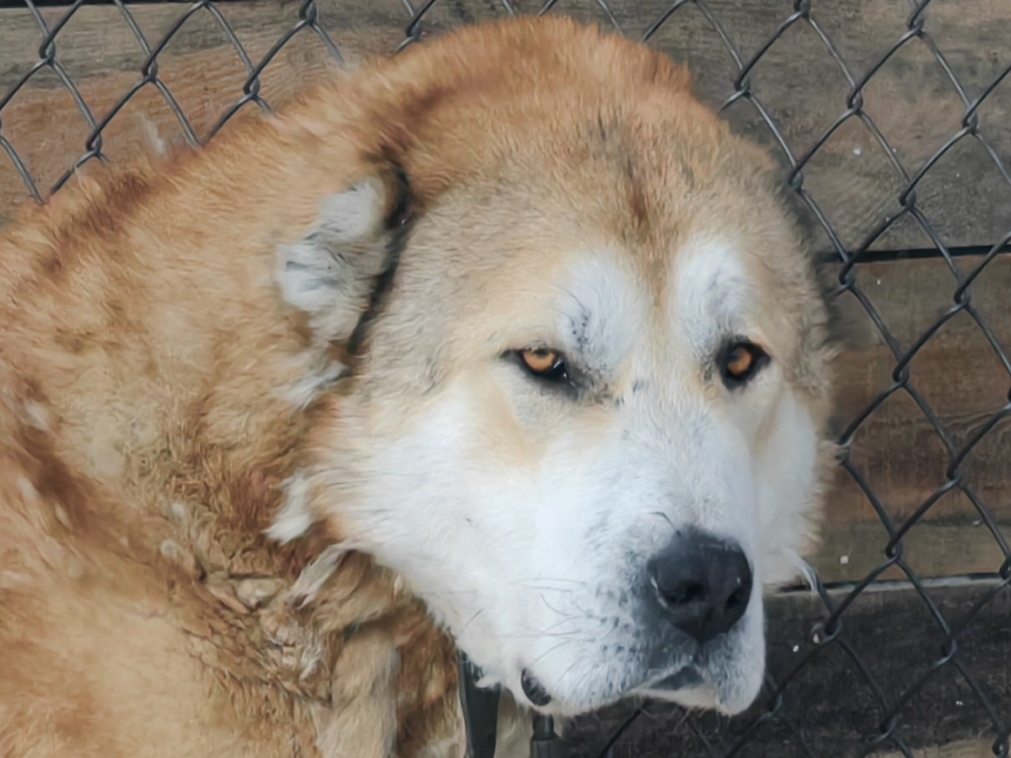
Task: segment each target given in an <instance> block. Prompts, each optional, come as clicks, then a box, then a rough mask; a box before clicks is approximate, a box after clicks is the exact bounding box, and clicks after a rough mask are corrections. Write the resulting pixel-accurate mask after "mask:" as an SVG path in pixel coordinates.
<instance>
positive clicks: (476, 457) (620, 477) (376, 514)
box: [272, 225, 818, 716]
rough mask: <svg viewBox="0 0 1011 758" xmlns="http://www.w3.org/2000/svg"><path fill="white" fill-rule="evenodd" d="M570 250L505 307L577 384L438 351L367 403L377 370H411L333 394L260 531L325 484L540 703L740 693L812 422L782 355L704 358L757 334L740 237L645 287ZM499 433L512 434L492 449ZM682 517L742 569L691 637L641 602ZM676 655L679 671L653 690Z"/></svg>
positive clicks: (793, 565)
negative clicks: (529, 681)
mask: <svg viewBox="0 0 1011 758" xmlns="http://www.w3.org/2000/svg"><path fill="white" fill-rule="evenodd" d="M364 226H367V225H363V227H364ZM409 252H410V251H408V253H409ZM315 254H316V255H317V256H321V255H322V253H321V252H320V250H318V249H317V250H316V253H315ZM286 255H289V257H291V256H292V255H294V256H295V258H296V259H297V260H298V261H299V266H296V267H295V272H294V273H293V272H292V271H291V270H289V269H286V268H282V269H279V271H280V276H281V277H282V284H281V286H282V291H284V292H287V293H289V302H293V303H295V304H299V307H303V309H305V310H311V309H316V310H317V311H319V309H321V308H322V309H323V310H322V311H320V312H321V313H325V306H324V305H323V304H322V301H321V300H318V299H316V295H315V294H311V293H313V292H314V288H313V285H309V286H308V293H310V294H304V293H303V295H299V294H298V290H299V287H303V286H305V282H304V280H301V279H300V275H301V274H300V272H301V273H304V272H307V271H309V272H311V271H313V270H318V267H316V268H315V269H314V266H315V264H314V263H313V260H312V254H311V251H310V250H308V248H300V249H299V250H298V251H297V255H296V254H294V253H290V252H289V253H286ZM573 260H574V262H573V263H572V264H571V265H570V266H568V267H567V268H566V267H563V273H562V275H561V277H560V278H559V279H558V281H556V282H555V283H554V284H555V285H556V286H555V287H554V288H551V287H549V286H547V285H545V292H549V293H550V294H548V295H545V298H546V299H545V304H544V308H545V309H546V313H541V314H536V313H535V314H533V315H531V313H530V310H529V308H530V306H529V303H526V304H525V306H524V307H525V308H526V310H523V311H519V310H518V311H517V313H516V314H515V318H513V319H512V320H511V323H512V324H513V325H515V324H535V323H540V324H542V325H544V324H547V325H550V326H549V327H545V328H546V331H537V329H536V328H532V329H531V332H530V334H529V335H527V337H528V338H529V344H534V343H540V344H545V345H548V346H550V347H558V348H559V349H562V350H563V351H564V352H565V353H566V354H567V355H568V357H569V358H570V359H571V361H573V362H578V363H580V364H581V365H583V366H584V367H585V369H586V370H585V373H586V374H587V375H588V376H592V377H594V379H593V381H594V382H595V385H594V386H595V387H596V388H597V393H598V394H596V395H593V396H592V398H593V399H585V398H584V399H582V400H580V399H578V398H576V399H574V397H573V396H571V395H566V394H565V393H560V392H557V391H548V390H545V389H544V388H543V387H542V386H539V385H537V383H536V380H532V379H531V377H529V376H527V375H526V374H524V372H523V371H522V369H521V368H520V367H519V366H518V365H517V364H516V363H515V362H510V361H507V360H503V359H500V358H498V357H494V358H489V359H488V360H489V361H490V362H489V363H485V364H480V365H474V366H469V367H464V368H459V369H457V370H456V372H455V373H453V374H452V375H451V376H450V378H449V379H447V380H446V381H445V382H443V383H442V384H440V385H439V386H438V387H437V388H435V389H434V390H430V391H426V394H425V396H424V397H423V398H421V397H419V398H418V402H417V403H416V409H415V410H414V411H413V412H412V414H411V416H410V417H409V418H403V416H402V414H383V413H381V412H379V411H377V410H376V409H375V407H374V406H373V405H372V404H373V403H376V402H380V401H381V400H382V393H383V392H384V391H385V392H389V393H391V395H392V396H394V397H397V398H398V400H397V401H398V402H399V403H400V404H401V406H402V405H403V394H404V393H405V392H410V391H411V390H410V389H406V388H405V387H397V386H394V387H390V388H388V389H384V388H382V387H375V386H373V387H370V389H369V392H367V393H361V394H352V395H351V396H350V397H349V398H347V400H346V402H343V404H342V405H341V408H340V414H341V415H340V418H339V419H338V423H337V424H335V428H336V429H337V430H339V431H338V432H337V434H338V435H339V437H338V438H336V439H335V440H333V451H334V452H333V459H331V460H326V461H323V462H321V464H320V466H319V467H317V468H315V469H313V470H312V471H311V472H308V473H307V474H306V479H298V482H297V483H296V484H294V485H292V486H291V487H290V488H289V497H288V501H287V504H286V505H285V507H284V509H283V510H282V512H281V514H279V517H278V521H277V523H276V524H275V526H274V527H272V535H273V536H275V537H278V538H285V539H291V538H293V537H294V536H297V535H298V534H300V533H301V532H302V531H303V530H304V529H305V528H308V524H309V515H308V512H307V508H306V505H305V502H304V498H305V495H306V492H307V486H308V485H307V483H308V482H310V481H311V482H312V483H313V484H315V485H316V486H318V487H319V488H320V489H319V491H323V492H327V493H329V495H328V496H327V498H325V499H326V501H327V503H329V504H330V505H329V506H328V507H332V508H334V509H336V510H338V511H339V514H340V518H341V523H342V526H344V527H345V528H346V530H347V532H348V536H349V538H350V539H353V540H354V541H355V544H356V545H357V546H360V547H361V548H362V549H365V550H367V551H369V552H371V553H373V554H374V555H375V556H376V557H377V559H378V560H379V561H380V562H382V563H384V564H386V565H388V566H391V567H392V568H394V569H396V570H397V571H398V572H400V573H401V574H402V575H403V576H404V577H405V579H406V581H407V582H408V584H409V586H410V588H411V589H412V590H413V591H414V592H416V593H417V594H418V595H419V596H420V597H422V598H423V599H424V600H425V601H426V602H427V603H428V606H429V608H430V609H431V611H432V613H433V614H434V615H435V617H436V618H437V619H438V620H439V621H440V622H442V623H443V624H445V625H446V627H447V628H448V629H449V630H450V631H451V633H452V634H453V635H454V637H455V639H456V641H457V643H458V644H459V646H460V647H461V648H462V649H463V650H464V651H465V652H466V653H467V654H468V655H469V656H470V658H471V659H472V660H474V661H475V662H476V663H477V664H478V665H479V666H481V667H482V668H483V670H484V672H485V674H486V681H488V682H501V683H502V684H504V685H505V687H506V688H507V689H508V690H509V691H510V692H512V693H513V695H514V696H515V698H516V700H517V702H519V703H520V704H521V705H524V706H530V705H531V704H530V703H529V701H528V700H527V698H526V697H525V696H524V695H523V692H522V687H521V674H522V672H523V671H524V670H528V671H530V672H532V673H533V674H534V675H535V676H536V678H537V679H538V680H539V681H540V682H541V684H542V685H543V686H544V687H545V688H546V689H547V691H548V692H549V693H550V694H551V695H552V698H553V699H552V702H551V704H550V705H549V706H547V707H546V708H545V710H546V711H548V712H551V713H554V714H555V715H559V716H564V715H571V714H576V713H579V712H583V711H586V710H588V709H591V708H595V707H599V706H602V705H605V704H607V703H609V702H613V701H614V700H616V699H618V698H620V697H624V696H627V695H630V694H649V695H651V696H656V697H666V698H669V699H672V700H675V701H678V702H681V703H683V704H685V705H690V706H702V707H715V708H719V709H721V710H723V711H725V712H728V713H736V712H739V711H741V710H743V709H744V708H746V707H747V706H748V705H749V704H750V703H751V702H752V700H753V699H754V697H755V695H756V694H757V692H758V689H759V687H760V685H761V682H762V676H763V673H764V665H765V651H764V633H763V618H762V597H761V596H762V583H763V582H780V581H784V580H785V579H786V578H787V577H789V576H792V575H795V574H796V572H797V568H798V566H799V563H798V560H799V559H798V557H797V553H798V550H799V549H800V548H801V546H802V543H803V541H804V538H805V536H806V529H807V524H806V523H805V521H804V518H803V514H804V512H805V511H806V510H807V509H808V508H809V507H810V506H811V504H812V502H813V501H814V499H815V497H816V495H817V482H816V477H815V452H816V449H817V444H818V437H817V430H816V428H815V425H814V422H813V420H812V418H811V417H810V414H809V413H808V412H807V411H806V410H805V406H804V405H803V403H802V402H801V401H800V400H799V399H798V398H797V396H795V395H794V390H793V389H791V388H790V387H789V386H788V384H787V383H786V373H785V371H784V370H783V367H781V366H780V365H778V363H777V362H776V360H773V361H772V362H771V363H770V365H768V366H767V367H766V368H765V369H764V370H763V371H762V372H761V373H760V374H759V375H758V376H756V378H755V379H754V380H753V381H752V382H751V383H749V384H748V386H747V387H745V388H743V389H740V390H734V391H731V390H730V389H728V388H727V387H725V386H724V385H723V383H722V381H721V379H720V376H719V372H718V371H716V370H714V361H715V355H716V352H717V351H718V349H719V347H720V346H721V344H723V343H724V342H725V341H726V340H729V339H732V338H736V337H745V338H748V339H751V340H753V341H756V342H764V339H765V334H764V332H763V326H765V325H764V324H763V323H762V321H761V317H760V312H761V309H760V308H759V307H758V306H759V303H760V302H764V301H763V300H762V299H763V298H768V297H769V294H768V293H763V292H761V291H759V290H758V289H757V287H758V285H757V281H758V280H757V279H756V278H755V277H754V276H752V275H750V274H749V268H748V267H749V265H753V264H752V262H750V261H748V260H746V259H745V257H744V255H743V253H742V252H741V248H739V247H738V246H737V245H736V244H735V243H734V241H732V240H729V239H720V238H716V237H712V236H710V237H698V238H696V239H689V240H688V241H687V243H685V244H684V245H683V246H682V248H681V250H680V251H678V254H677V255H676V256H675V258H674V262H673V264H672V265H671V268H670V269H669V278H670V281H669V282H668V283H667V286H666V287H665V288H664V289H663V292H664V293H665V296H666V297H665V299H663V301H662V302H659V303H657V302H656V297H655V294H654V293H655V291H656V290H655V288H654V287H652V284H653V283H651V282H646V281H642V280H641V279H640V278H639V277H640V274H638V273H636V272H635V271H633V270H632V269H630V268H629V267H628V266H627V264H626V263H624V261H626V259H625V258H624V257H623V256H622V255H621V253H620V252H619V251H616V250H607V249H604V250H601V251H599V252H597V253H594V254H585V253H582V254H580V255H578V256H574V259H573ZM400 275H401V274H399V273H398V276H400ZM404 276H409V274H404ZM284 277H289V281H287V282H286V281H284ZM323 278H324V279H326V278H332V272H330V271H329V270H327V271H326V272H325V275H324V276H323ZM300 281H301V284H300ZM403 286H404V287H405V288H406V287H409V286H410V282H409V281H408V283H407V284H404V285H403ZM334 292H336V289H331V294H333V293H334ZM395 295H396V293H394V300H391V302H390V303H388V304H387V306H386V307H387V308H389V309H394V310H395V307H396V303H395ZM300 298H301V299H300ZM342 307H344V305H341V306H339V307H338V308H337V309H338V310H340V308H342ZM519 307H520V306H517V308H519ZM468 328H470V327H468ZM494 338H495V335H493V334H489V335H488V339H489V341H491V340H493V339H494ZM404 349H409V348H408V347H407V346H404ZM395 353H396V351H391V352H390V353H389V354H395ZM770 354H772V353H770ZM370 357H371V356H370ZM406 381H407V380H405V382H406ZM377 398H379V399H378V400H377ZM490 414H491V415H490ZM488 418H494V419H495V420H496V424H507V426H508V428H505V427H498V428H488V426H487V419H488ZM501 439H508V440H523V443H522V444H523V445H525V446H526V451H527V453H528V455H526V456H519V457H518V458H517V457H516V456H512V457H510V456H506V455H504V454H503V447H502V445H503V444H505V443H503V442H501V441H500V440H501ZM515 444H519V443H515ZM342 451H343V452H342ZM687 528H694V529H700V530H705V531H707V532H710V533H712V534H713V535H716V536H717V537H720V538H724V539H728V540H735V541H736V542H738V543H739V544H740V545H741V546H742V548H743V549H744V551H745V553H746V555H747V556H748V558H749V561H750V563H751V564H752V565H753V567H754V570H755V574H756V582H755V585H754V588H753V592H752V596H751V598H750V604H749V607H748V611H747V613H746V615H745V616H744V618H743V619H742V620H741V621H740V622H739V623H738V625H737V626H736V627H735V628H734V629H733V630H731V631H730V632H729V633H727V634H726V635H722V636H721V637H718V638H717V639H715V640H713V641H712V642H711V643H709V644H708V645H706V646H705V647H704V648H698V649H697V646H695V645H694V643H690V642H688V641H687V638H685V637H684V635H680V637H679V636H678V635H679V634H680V633H676V632H672V631H671V630H670V629H669V628H667V627H664V628H653V627H651V626H650V624H653V623H654V622H652V621H648V620H645V619H646V618H647V617H646V616H644V611H643V607H644V603H646V602H647V600H646V598H647V597H648V596H647V594H646V593H648V592H650V591H651V590H650V589H649V587H648V583H647V582H646V580H645V574H644V571H645V566H646V564H647V562H648V561H649V560H650V558H651V557H652V556H655V555H657V554H658V553H660V552H661V551H662V550H663V549H664V547H665V546H666V545H669V544H670V542H671V540H673V539H674V537H675V533H676V532H678V531H680V530H684V529H687ZM657 656H659V658H658V657H657ZM692 662H694V665H697V666H698V667H699V668H700V670H701V674H702V676H703V679H704V681H703V682H702V683H701V684H700V686H698V687H695V688H693V689H682V690H679V691H676V692H670V691H658V690H656V689H655V687H654V686H653V684H654V683H656V682H658V681H660V680H661V679H664V678H665V677H667V676H669V675H672V674H674V673H676V672H678V671H679V670H680V669H682V668H683V667H684V666H685V665H686V664H688V663H692Z"/></svg>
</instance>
